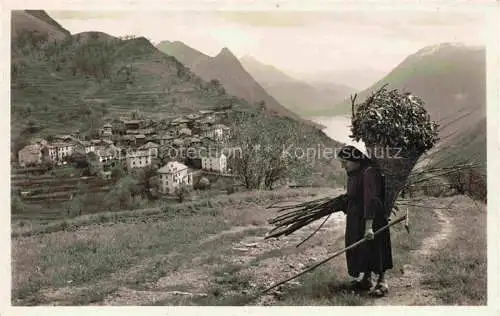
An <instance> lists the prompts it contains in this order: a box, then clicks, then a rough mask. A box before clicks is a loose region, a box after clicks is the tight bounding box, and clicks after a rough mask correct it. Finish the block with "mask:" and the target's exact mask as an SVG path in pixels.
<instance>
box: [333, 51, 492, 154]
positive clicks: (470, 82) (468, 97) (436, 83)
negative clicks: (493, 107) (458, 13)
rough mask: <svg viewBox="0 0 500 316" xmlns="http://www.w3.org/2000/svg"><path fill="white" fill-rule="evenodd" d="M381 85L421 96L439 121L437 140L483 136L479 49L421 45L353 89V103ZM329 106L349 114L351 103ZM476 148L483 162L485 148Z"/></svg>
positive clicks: (483, 68) (483, 66)
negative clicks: (379, 76)
mask: <svg viewBox="0 0 500 316" xmlns="http://www.w3.org/2000/svg"><path fill="white" fill-rule="evenodd" d="M384 84H389V86H388V88H390V89H392V88H397V89H401V90H406V91H410V92H412V93H413V94H415V95H418V96H419V97H421V98H422V99H423V100H424V102H425V103H426V108H427V110H428V111H429V113H430V114H431V118H432V119H433V120H435V121H437V122H438V123H439V124H440V125H441V130H440V137H441V138H442V140H443V141H451V140H453V142H455V143H458V142H460V140H461V139H475V140H476V141H474V142H473V143H474V144H481V143H482V141H480V140H481V139H484V140H485V139H486V56H485V49H484V48H482V47H468V46H465V45H461V44H451V43H443V44H438V45H433V46H429V47H425V48H423V49H421V50H419V51H417V52H416V53H415V54H412V55H410V56H408V57H407V58H406V59H405V60H404V61H403V62H402V63H401V64H400V65H398V66H397V67H396V68H395V69H393V70H392V71H391V72H390V73H389V74H388V75H387V76H385V77H384V78H383V79H382V80H380V81H378V82H376V83H375V84H374V85H373V86H372V87H370V88H369V89H367V90H364V91H363V92H361V93H359V95H358V98H357V100H358V101H357V102H360V101H361V100H364V99H365V98H366V97H367V96H368V95H369V94H371V92H372V91H375V90H377V89H379V88H380V87H381V86H382V85H384ZM335 110H336V112H337V113H341V114H349V115H350V112H351V104H350V102H349V101H344V102H342V103H340V104H339V105H337V106H336V109H335ZM471 133H473V134H474V135H472V134H471ZM484 144H485V142H484ZM455 148H458V147H457V146H455ZM461 149H462V151H467V150H466V149H465V148H461ZM476 149H477V150H480V151H481V153H480V155H479V156H481V159H482V161H485V159H486V147H484V148H476ZM477 150H472V151H471V153H472V152H477Z"/></svg>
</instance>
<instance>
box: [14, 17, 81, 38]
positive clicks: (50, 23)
mask: <svg viewBox="0 0 500 316" xmlns="http://www.w3.org/2000/svg"><path fill="white" fill-rule="evenodd" d="M33 31H36V32H37V33H39V34H40V35H46V36H47V37H48V39H49V40H64V39H65V38H67V37H69V36H71V34H70V32H68V30H66V29H64V28H63V27H62V26H61V25H59V23H57V22H56V21H55V20H54V19H52V18H51V17H50V16H49V15H48V14H47V13H45V11H41V10H13V11H12V19H11V34H12V38H13V39H16V38H17V37H18V36H19V34H21V33H24V32H33Z"/></svg>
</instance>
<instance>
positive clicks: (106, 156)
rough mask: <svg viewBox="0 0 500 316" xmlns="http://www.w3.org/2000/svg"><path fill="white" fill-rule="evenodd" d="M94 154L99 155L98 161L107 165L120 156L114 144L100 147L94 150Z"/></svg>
mask: <svg viewBox="0 0 500 316" xmlns="http://www.w3.org/2000/svg"><path fill="white" fill-rule="evenodd" d="M95 154H96V155H97V157H99V162H100V163H102V164H103V165H108V164H110V163H111V162H113V161H116V160H118V159H119V158H120V149H119V148H117V147H115V146H109V147H104V148H103V147H101V148H98V149H97V150H96V151H95Z"/></svg>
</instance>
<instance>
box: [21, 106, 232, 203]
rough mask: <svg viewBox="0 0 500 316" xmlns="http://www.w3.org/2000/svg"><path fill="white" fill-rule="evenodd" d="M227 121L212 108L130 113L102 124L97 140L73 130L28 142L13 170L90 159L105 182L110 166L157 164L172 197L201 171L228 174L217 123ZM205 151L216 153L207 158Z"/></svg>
mask: <svg viewBox="0 0 500 316" xmlns="http://www.w3.org/2000/svg"><path fill="white" fill-rule="evenodd" d="M226 118H227V113H226V112H223V111H212V110H206V111H199V112H197V113H193V114H188V115H184V116H177V117H175V118H172V119H170V120H166V119H163V120H159V121H154V120H151V119H144V118H137V117H136V116H135V115H131V117H121V118H119V119H113V120H111V121H110V122H105V124H104V125H103V126H102V128H100V129H99V130H98V131H97V134H98V137H93V138H92V139H89V137H88V136H87V137H83V136H82V135H80V133H79V132H78V131H76V132H74V133H71V134H68V135H56V136H53V137H51V141H48V140H46V139H40V138H37V139H32V140H31V144H29V145H27V146H25V147H24V148H22V149H21V150H20V151H19V152H18V153H17V158H18V161H17V168H18V169H19V170H23V169H24V170H28V169H30V168H34V169H36V168H39V167H40V166H41V165H43V164H51V165H52V166H53V167H54V168H58V167H63V166H65V165H67V164H68V163H69V162H70V161H72V158H74V157H75V156H77V155H80V156H83V157H91V159H92V160H93V161H95V164H96V169H97V170H99V171H98V172H97V175H98V176H99V177H101V178H103V179H109V178H110V177H111V171H110V170H111V169H112V168H114V167H117V166H121V167H123V169H124V170H126V171H127V172H133V171H134V170H138V169H144V168H148V167H152V165H153V164H154V163H156V164H159V166H158V168H157V169H156V172H157V176H158V178H159V183H160V188H159V190H160V192H161V194H165V195H172V194H175V192H176V190H177V189H178V188H180V187H181V186H188V187H193V185H194V180H193V175H194V174H195V173H197V172H200V171H203V172H205V173H207V174H212V175H224V176H230V171H231V170H230V168H228V157H227V152H225V150H224V148H225V147H226V146H227V144H228V140H229V137H230V128H229V127H228V126H226V125H225V124H223V123H222V122H223V121H224V120H225V119H226ZM96 136H97V135H96ZM207 148H210V149H215V151H210V153H209V154H207V153H206V149H207ZM186 149H188V150H187V151H188V153H189V154H188V155H185V151H186ZM203 150H205V151H203ZM179 153H183V154H182V155H181V154H179Z"/></svg>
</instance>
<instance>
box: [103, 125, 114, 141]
mask: <svg viewBox="0 0 500 316" xmlns="http://www.w3.org/2000/svg"><path fill="white" fill-rule="evenodd" d="M112 136H113V126H111V124H109V123H107V124H105V125H104V126H103V128H102V134H101V137H102V138H103V139H107V140H111V137H112Z"/></svg>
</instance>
